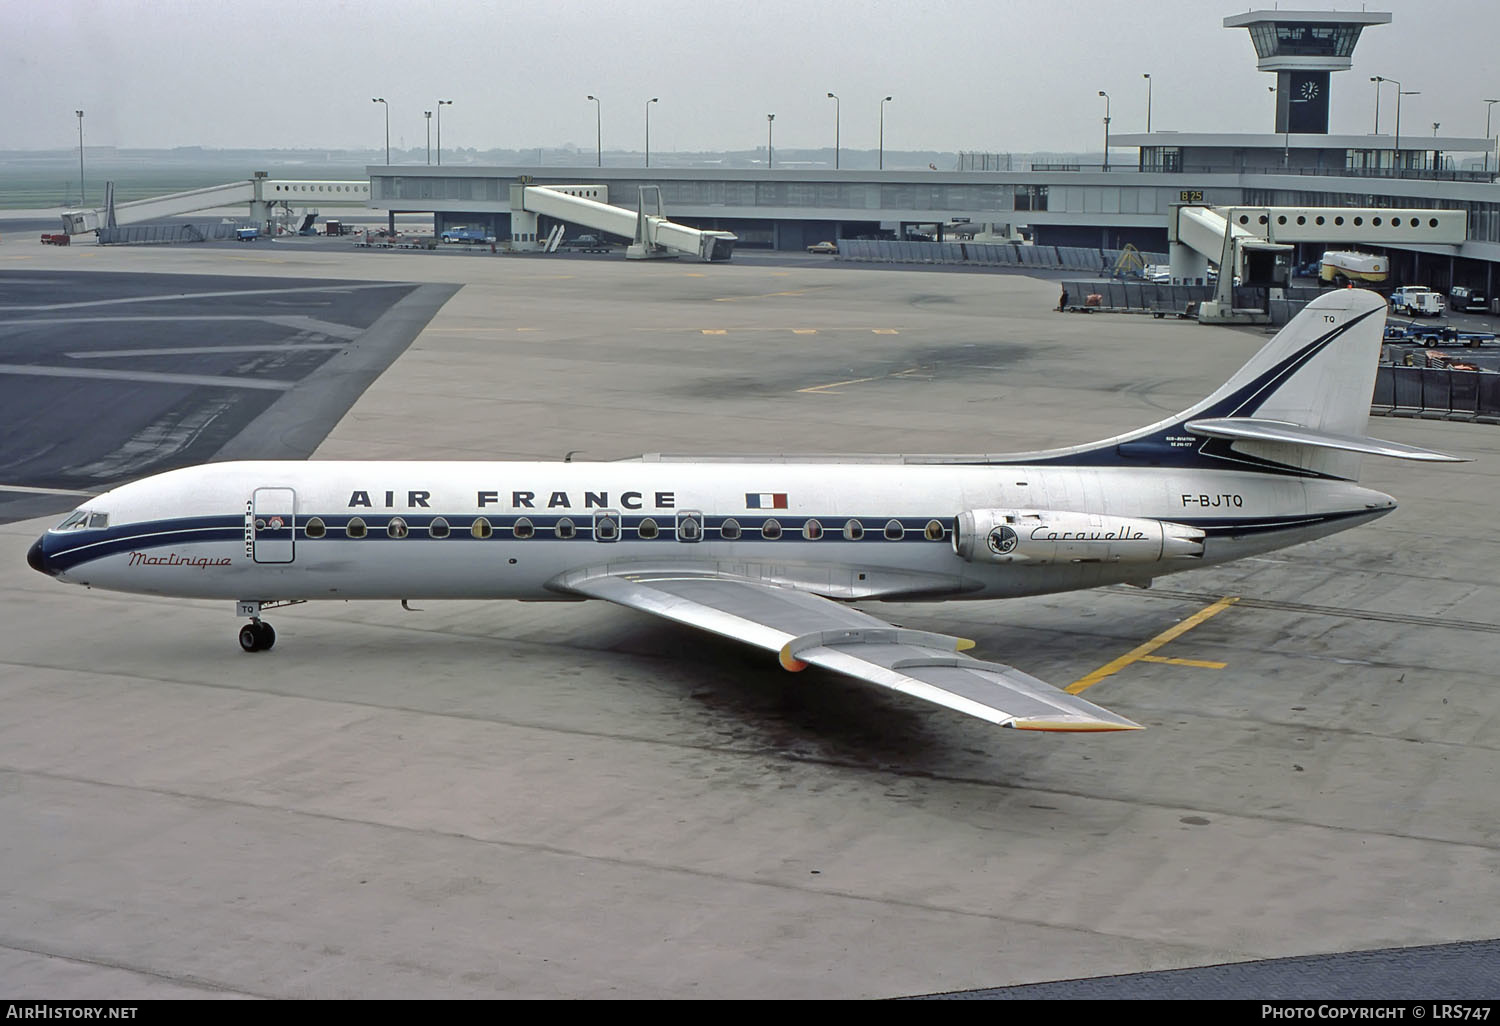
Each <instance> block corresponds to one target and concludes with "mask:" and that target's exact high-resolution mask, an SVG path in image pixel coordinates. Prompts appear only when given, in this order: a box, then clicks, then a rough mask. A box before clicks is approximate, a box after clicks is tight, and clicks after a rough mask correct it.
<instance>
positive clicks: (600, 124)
mask: <svg viewBox="0 0 1500 1026" xmlns="http://www.w3.org/2000/svg"><path fill="white" fill-rule="evenodd" d="M589 99H591V100H593V101H594V153H595V157H594V163H595V166H596V167H603V166H604V104H602V103H600V102H599V97H597V96H595V95H594V94H593V93H590V94H589Z"/></svg>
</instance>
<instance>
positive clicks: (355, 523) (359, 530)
mask: <svg viewBox="0 0 1500 1026" xmlns="http://www.w3.org/2000/svg"><path fill="white" fill-rule="evenodd" d="M344 533H345V534H347V535H348V536H349V537H351V538H363V537H364V536H365V534H366V528H365V522H364V521H363V520H361V519H360V518H359V517H350V518H349V522H348V523H347V524H345V525H344Z"/></svg>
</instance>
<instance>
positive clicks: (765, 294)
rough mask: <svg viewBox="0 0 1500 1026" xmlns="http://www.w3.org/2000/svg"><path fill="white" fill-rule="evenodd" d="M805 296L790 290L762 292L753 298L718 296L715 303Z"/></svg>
mask: <svg viewBox="0 0 1500 1026" xmlns="http://www.w3.org/2000/svg"><path fill="white" fill-rule="evenodd" d="M801 295H805V293H804V291H803V290H802V289H791V290H789V291H787V292H762V293H760V294H759V295H754V296H719V297H718V298H716V299H715V300H714V302H715V303H738V302H739V301H740V300H742V299H772V298H774V297H776V296H801Z"/></svg>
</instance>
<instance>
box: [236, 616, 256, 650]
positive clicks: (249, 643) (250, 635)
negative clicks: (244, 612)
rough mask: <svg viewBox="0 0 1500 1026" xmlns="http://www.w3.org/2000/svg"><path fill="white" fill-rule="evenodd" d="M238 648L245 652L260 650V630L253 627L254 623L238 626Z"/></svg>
mask: <svg viewBox="0 0 1500 1026" xmlns="http://www.w3.org/2000/svg"><path fill="white" fill-rule="evenodd" d="M240 648H243V649H244V650H245V651H246V652H258V651H260V632H259V631H257V630H256V629H255V624H253V623H247V624H245V626H243V627H241V628H240Z"/></svg>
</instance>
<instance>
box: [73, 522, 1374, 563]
mask: <svg viewBox="0 0 1500 1026" xmlns="http://www.w3.org/2000/svg"><path fill="white" fill-rule="evenodd" d="M1384 512H1388V510H1367V509H1360V510H1347V511H1342V512H1337V513H1307V514H1288V515H1285V516H1279V517H1222V518H1210V517H1176V518H1170V519H1168V518H1159V519H1163V520H1166V521H1167V522H1169V523H1177V524H1184V525H1186V526H1188V527H1196V528H1199V529H1200V530H1202V531H1204V532H1205V533H1206V534H1207V535H1208V536H1209V537H1229V536H1235V537H1238V536H1243V535H1249V534H1264V533H1268V532H1272V531H1283V530H1287V529H1288V528H1293V527H1306V526H1311V525H1315V524H1322V523H1332V522H1335V521H1340V520H1347V519H1350V518H1354V517H1366V516H1374V515H1377V514H1379V513H1384ZM314 517H317V519H321V520H322V521H323V522H324V524H325V526H326V528H327V531H328V533H327V534H326V535H324V536H323V537H322V538H312V537H309V536H308V535H307V534H306V533H305V532H306V524H307V520H311V519H314ZM314 517H308V518H306V519H299V520H298V521H297V527H296V536H295V538H296V541H297V542H299V543H306V544H314V545H315V544H317V543H318V542H320V541H346V542H347V541H357V542H369V541H388V542H389V541H402V540H412V539H417V538H421V537H422V536H423V534H425V533H426V532H427V530H428V528H429V526H430V525H431V523H432V521H433V520H435V519H438V515H430V516H420V517H412V516H405V515H399V516H398V515H390V516H383V517H361V518H360V519H363V520H364V521H365V523H366V526H367V529H368V531H369V533H368V534H367V535H366V536H365V537H363V538H358V539H351V538H348V537H347V536H346V535H345V534H344V533H343V532H344V528H345V526H346V525H347V524H348V522H349V521H350V520H353V519H354V516H351V515H347V514H330V515H328V516H317V515H316V514H315V515H314ZM395 519H401V520H404V521H406V524H407V527H408V530H409V531H410V532H411V533H410V534H409V535H408V536H407V538H405V539H401V538H391V537H390V536H388V535H387V534H386V526H387V524H389V523H390V522H391V521H392V520H395ZM442 519H444V520H447V521H448V525H449V530H450V532H451V533H450V534H449V536H448V537H446V538H443V539H431V538H428V539H427V540H442V541H471V542H483V541H492V540H495V539H499V540H502V541H510V542H515V541H533V540H534V541H547V542H567V541H585V542H593V541H594V540H595V539H594V537H593V533H592V530H593V524H592V518H590V517H578V518H573V517H567V518H564V517H562V516H538V517H526V518H525V519H528V520H530V521H531V522H532V524H533V526H534V528H535V531H536V533H535V534H534V535H533V536H532V537H531V538H525V539H522V538H517V537H515V534H514V530H515V522H516V521H517V520H519V519H523V518H522V517H519V516H503V517H501V516H496V517H486V518H484V519H487V520H489V522H490V525H491V529H492V531H493V532H494V533H492V534H491V535H490V537H489V538H475V537H474V536H473V535H471V534H470V533H469V529H470V527H471V526H472V525H473V523H474V521H476V520H479V519H481V518H480V517H478V516H473V515H465V516H454V517H442ZM563 519H570V520H573V522H574V526H575V528H576V529H577V533H576V534H575V535H574V536H573V537H572V538H558V537H557V536H556V534H555V530H556V527H557V522H558V521H560V520H563ZM621 519H622V520H623V521H624V527H625V531H626V532H627V533H625V534H624V535H622V536H621V537H619V538H618V539H617V540H616V541H615V542H605V543H603V544H618V543H620V542H629V543H631V544H639V543H642V542H647V543H673V544H677V538H676V533H675V522H674V518H672V517H660V518H656V517H646V516H632V517H622V518H621ZM645 519H655V520H657V521H658V524H659V526H660V529H661V533H660V534H659V535H658V536H657V537H655V538H641V537H639V536H632V535H631V534H630V533H629V532H631V531H637V530H639V525H640V521H642V520H645ZM728 520H734V521H736V522H737V523H739V525H740V529H741V534H740V536H739V537H738V538H733V539H726V538H724V537H723V528H724V523H725V521H728ZM769 520H776V521H777V522H778V523H780V524H781V527H782V533H781V536H780V537H779V538H766V537H764V536H763V535H762V534H761V529H762V527H763V526H764V524H765V523H766V522H767V521H769ZM810 520H817V521H818V522H819V523H820V524H821V525H822V528H823V532H822V535H821V536H820V537H818V538H815V539H808V538H804V537H803V536H802V529H803V527H804V526H805V525H806V524H807V522H808V521H810ZM890 520H896V521H897V522H899V523H900V524H901V526H902V528H903V531H904V533H903V536H902V537H901V538H900V539H891V538H887V537H886V536H885V525H886V523H887V522H888V521H890ZM933 520H936V521H937V522H938V523H939V524H940V525H941V526H942V528H943V534H942V537H940V538H932V539H929V538H928V537H927V536H926V528H927V524H928V523H929V522H931V521H933ZM850 521H858V522H859V523H861V524H862V525H863V527H864V536H863V537H861V538H858V539H850V538H845V537H844V535H843V529H844V525H845V524H846V523H848V522H850ZM953 521H954V518H953V517H844V516H840V517H828V518H824V517H746V516H724V517H720V516H714V517H708V516H705V517H703V518H702V522H703V528H704V540H705V541H707V540H715V541H721V542H722V541H726V540H728V541H734V542H736V543H768V542H770V543H777V544H781V543H802V544H822V543H825V542H842V543H846V544H848V543H853V544H864V543H867V542H868V543H880V544H886V545H889V544H891V543H892V542H895V541H899V542H903V543H927V544H936V543H938V542H946V541H949V540H951V539H952V537H953ZM335 532H337V533H335ZM78 533H79V535H80V537H78V539H77V543H76V544H72V545H66V544H65V542H66V541H72V540H73V539H71V538H69V537H67V536H66V535H53V534H49V535H47V536H46V539H47V541H48V543H51V544H55V543H57V541H58V539H60V538H62V539H65V542H64V546H63V547H59V548H56V549H52V548H50V546H49V550H48V552H47V558H48V559H49V560H50V561H51V562H52V564H53V565H54V566H56V567H57V568H58V569H59V570H61V571H67V570H69V569H71V568H73V567H76V566H80V565H82V564H84V563H88V562H91V561H93V560H95V559H103V558H105V557H107V556H113V555H118V554H120V553H122V552H138V551H142V550H149V549H162V548H169V547H171V546H174V545H184V544H196V543H203V542H237V543H239V542H243V541H244V540H245V527H244V518H243V517H242V516H224V517H190V518H181V519H174V520H151V521H143V522H141V523H137V524H128V525H123V526H117V527H111V528H108V529H104V530H100V531H81V532H78ZM711 536H717V537H711ZM276 540H283V541H284V540H286V539H285V538H280V539H276Z"/></svg>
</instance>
